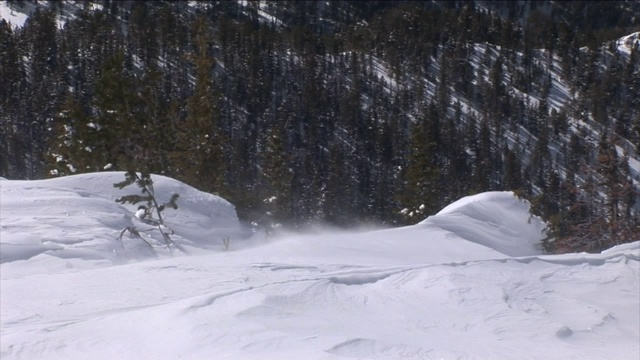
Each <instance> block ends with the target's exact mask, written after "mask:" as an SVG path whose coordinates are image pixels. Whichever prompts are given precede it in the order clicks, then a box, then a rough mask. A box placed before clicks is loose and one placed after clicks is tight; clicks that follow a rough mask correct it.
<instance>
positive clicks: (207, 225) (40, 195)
mask: <svg viewBox="0 0 640 360" xmlns="http://www.w3.org/2000/svg"><path fill="white" fill-rule="evenodd" d="M122 180H124V173H122V172H104V173H92V174H82V175H74V176H68V177H63V178H55V179H48V180H35V181H15V180H3V181H2V184H0V198H1V199H2V213H1V219H2V227H1V231H2V239H1V241H0V249H1V252H0V254H1V256H0V262H1V263H5V262H9V261H16V260H27V259H31V258H34V257H35V258H37V259H35V260H42V259H44V258H51V257H54V258H59V259H67V260H69V261H74V260H78V259H81V260H94V262H101V261H107V262H113V261H121V260H127V259H132V258H140V257H147V256H149V251H148V247H147V246H146V245H144V244H143V243H142V242H141V241H140V240H139V239H131V238H127V237H126V236H125V237H124V238H123V240H124V241H123V242H122V243H119V242H118V241H116V238H117V237H118V235H119V234H120V232H121V231H122V230H123V229H124V228H126V227H128V226H136V227H137V228H140V229H152V227H150V226H148V225H145V224H143V223H141V222H139V221H138V220H137V218H135V217H134V212H135V209H136V207H135V206H132V205H121V204H119V203H116V201H115V199H117V198H119V197H121V196H123V195H128V194H140V189H139V188H138V187H137V186H136V185H135V184H134V185H131V186H128V187H125V188H124V189H118V188H115V187H114V186H113V184H114V183H117V182H121V181H122ZM152 180H153V181H154V188H155V192H156V196H157V197H158V200H159V201H161V202H164V201H167V200H169V198H170V197H171V195H172V194H173V193H178V194H179V195H180V197H179V199H178V207H179V208H178V209H177V210H173V209H168V210H166V211H164V217H165V218H166V219H165V222H166V224H167V225H168V226H169V227H170V228H172V229H173V230H174V231H175V235H173V236H172V238H173V239H174V240H175V241H176V242H178V243H180V244H181V245H183V246H185V247H187V248H208V247H212V246H219V244H220V241H221V239H222V237H224V236H231V235H233V234H235V233H237V232H238V231H239V229H240V227H239V222H238V218H237V216H236V212H235V208H234V207H233V205H231V203H229V202H228V201H226V200H224V199H222V198H220V197H218V196H215V195H211V194H208V193H204V192H201V191H198V190H196V189H194V188H192V187H190V186H188V185H186V184H184V183H181V182H179V181H176V180H173V179H170V178H167V177H164V176H161V175H153V176H152ZM149 233H150V234H153V230H151V231H149Z"/></svg>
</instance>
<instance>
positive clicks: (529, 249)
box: [0, 173, 640, 359]
mask: <svg viewBox="0 0 640 360" xmlns="http://www.w3.org/2000/svg"><path fill="white" fill-rule="evenodd" d="M122 177H123V176H122V173H100V174H86V175H79V176H72V177H65V178H59V179H55V180H41V181H11V180H2V181H0V188H1V194H0V195H1V196H0V199H1V210H2V211H1V218H0V222H1V227H0V231H1V233H0V240H1V242H0V244H1V246H2V248H1V250H2V260H1V261H2V264H1V265H0V276H1V280H2V281H1V291H0V315H1V316H0V319H1V320H0V321H1V323H0V328H1V330H0V351H1V357H2V359H87V358H91V359H178V358H179V359H400V358H402V359H460V358H465V359H466V358H468V359H471V358H473V359H505V358H514V359H635V358H636V357H637V355H638V353H639V351H640V344H639V342H638V339H639V336H640V288H639V284H640V266H639V262H640V243H639V242H636V243H632V244H627V245H623V246H619V247H616V248H613V249H610V250H608V251H606V252H605V253H602V254H595V255H594V254H567V255H560V256H548V255H540V254H539V250H538V249H537V244H536V239H538V238H539V237H540V230H541V228H542V226H543V224H541V223H540V222H539V221H538V220H537V219H535V218H531V217H530V216H529V214H528V211H527V209H528V204H527V203H526V202H524V201H522V200H519V199H517V198H515V197H513V195H512V194H511V193H503V192H493V193H484V194H479V195H476V196H473V197H467V198H464V199H461V200H460V201H458V202H456V203H454V204H452V205H450V206H448V207H447V208H445V209H443V210H442V211H441V212H440V213H438V214H437V215H435V216H432V217H430V218H428V219H426V220H425V221H423V222H422V223H420V224H418V225H415V226H409V227H404V228H396V229H386V230H375V231H364V232H344V231H329V230H324V231H323V230H317V231H315V232H313V233H307V234H294V233H288V234H286V233H282V234H280V235H276V236H272V237H270V238H268V239H265V238H264V237H258V236H254V237H253V238H251V237H246V235H244V234H243V233H242V231H241V229H240V226H239V225H238V221H237V218H236V215H235V211H234V209H233V206H232V205H231V204H229V203H228V202H226V201H225V200H223V199H221V198H219V197H216V196H213V195H208V194H205V193H202V192H199V191H197V190H195V189H193V188H190V187H188V186H187V185H185V184H183V183H180V182H177V181H175V180H172V179H169V178H164V177H161V176H157V175H154V176H153V179H154V180H155V183H156V191H157V193H158V194H167V196H170V195H169V194H171V193H173V192H177V193H180V198H179V200H178V205H179V206H180V208H179V209H178V210H167V211H166V214H167V219H166V221H167V223H168V224H169V225H170V226H171V227H172V228H173V229H174V230H175V232H176V234H175V235H174V236H175V240H176V241H177V242H180V244H182V245H184V246H186V247H188V249H190V250H191V251H192V252H193V253H196V252H197V254H196V255H192V256H185V255H178V256H175V257H170V256H168V254H165V253H162V252H160V253H159V254H158V257H157V258H152V257H149V256H148V255H149V254H148V253H144V252H141V251H137V252H136V251H134V250H133V249H136V248H137V247H136V246H138V245H140V244H138V245H136V242H135V240H134V239H129V240H126V242H125V244H124V249H125V250H126V249H129V250H128V251H123V249H122V248H120V247H119V246H120V244H118V243H117V242H115V241H114V239H115V237H116V236H117V235H118V234H119V231H120V230H121V229H122V228H123V227H124V226H130V225H132V224H137V225H140V224H138V223H136V221H137V220H133V219H134V217H133V211H134V210H135V209H134V208H133V207H123V206H121V205H119V204H117V203H116V202H115V201H113V200H114V198H116V197H118V196H121V195H122V194H123V193H131V192H132V191H134V188H133V187H131V188H125V189H124V190H118V189H115V188H113V186H112V184H113V183H114V182H117V181H120V180H121V179H122ZM221 236H230V237H231V245H230V249H229V251H225V250H224V247H223V246H222V244H221V241H220V237H221ZM138 250H139V249H138ZM139 260H141V261H139Z"/></svg>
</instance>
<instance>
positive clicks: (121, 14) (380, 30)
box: [0, 1, 640, 252]
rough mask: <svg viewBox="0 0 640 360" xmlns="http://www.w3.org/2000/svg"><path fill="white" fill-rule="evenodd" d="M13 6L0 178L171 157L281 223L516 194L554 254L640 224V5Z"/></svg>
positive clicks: (155, 167) (349, 218)
mask: <svg viewBox="0 0 640 360" xmlns="http://www.w3.org/2000/svg"><path fill="white" fill-rule="evenodd" d="M8 4H9V6H10V7H12V8H13V9H14V10H15V11H20V10H21V9H25V8H33V9H34V10H33V11H32V13H31V15H30V16H29V18H28V19H27V21H26V22H25V24H24V26H22V27H14V26H11V25H10V24H9V23H8V22H6V21H4V20H0V79H1V82H2V85H1V86H0V106H1V110H0V155H1V156H0V175H1V176H3V177H6V178H10V179H38V178H45V177H51V176H63V175H70V174H74V173H82V172H94V171H114V170H136V171H144V172H151V173H154V174H162V175H166V176H170V177H174V178H176V179H179V180H181V181H183V182H185V183H187V184H190V185H192V186H195V187H197V188H198V189H200V190H203V191H207V192H212V193H216V194H219V195H221V196H222V197H224V198H226V199H228V200H229V201H231V202H232V203H233V204H235V206H236V207H237V210H238V213H239V215H240V216H241V218H242V219H243V220H245V221H251V222H255V223H258V224H260V226H265V227H268V226H273V225H274V224H283V225H287V226H304V225H307V224H312V223H317V222H322V223H328V224H333V225H338V226H353V225H357V224H363V223H370V224H371V223H373V224H385V225H401V224H409V223H416V222H418V221H420V220H422V219H424V218H425V217H427V216H428V215H431V214H434V213H436V212H437V211H439V210H440V209H441V208H442V207H444V206H445V205H447V204H449V203H451V202H452V201H455V200H457V199H459V198H460V197H463V196H466V195H470V194H474V193H479V192H483V191H492V190H499V191H502V190H513V191H515V192H516V193H517V194H518V196H522V197H524V198H527V199H529V200H530V201H531V202H532V204H533V212H534V214H536V215H540V216H542V217H543V218H544V219H545V220H546V221H548V222H549V224H550V233H549V234H550V236H551V238H553V239H555V241H548V242H546V243H545V244H546V246H547V250H549V251H554V252H560V251H567V250H585V251H599V250H601V249H604V248H607V247H610V246H612V245H615V244H617V243H620V242H626V241H632V240H638V239H640V225H639V224H640V204H639V201H638V200H639V195H638V182H639V181H640V178H639V177H640V174H639V172H640V165H638V164H639V163H638V159H640V155H639V152H640V53H639V51H640V48H639V46H640V45H639V44H640V40H639V39H638V34H637V32H638V31H640V5H639V4H638V3H636V2H624V1H620V2H615V1H613V2H570V3H567V2H549V1H545V2H536V1H533V2H493V3H492V2H488V3H487V4H485V3H484V2H474V1H457V2H444V1H440V2H439V1H435V2H410V1H390V2H385V1H369V2H359V1H354V2H349V1H328V2H325V1H273V2H265V1H220V2H181V1H177V2H173V1H151V2H143V1H94V2H89V1H87V2H78V3H70V2H49V3H47V4H37V2H35V3H34V2H30V1H11V2H9V3H8ZM481 5H482V6H481ZM634 33H636V35H635V37H633V36H632V37H628V35H631V34H634ZM620 39H626V40H627V41H626V42H624V41H619V40H620ZM634 41H635V42H634ZM621 49H628V51H622V50H621ZM634 164H635V167H634Z"/></svg>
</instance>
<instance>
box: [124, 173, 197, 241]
mask: <svg viewBox="0 0 640 360" xmlns="http://www.w3.org/2000/svg"><path fill="white" fill-rule="evenodd" d="M124 176H125V179H124V180H123V181H121V182H119V183H115V184H113V187H116V188H119V189H124V188H125V187H127V186H129V185H132V184H134V183H135V184H136V185H137V186H138V188H140V192H141V194H130V195H124V196H121V197H119V198H118V199H116V202H118V203H121V204H132V205H136V204H138V203H141V202H144V203H146V206H145V211H146V214H145V216H144V217H143V218H144V220H146V222H147V223H149V224H151V225H155V226H157V229H158V231H159V232H160V234H161V235H162V238H163V240H164V243H165V245H166V246H167V249H169V250H170V251H173V249H172V246H173V247H176V248H177V249H178V250H180V251H182V252H186V251H185V250H184V249H183V248H182V247H181V246H179V245H178V244H176V243H175V242H174V241H173V240H172V239H171V237H170V234H169V232H167V230H166V228H165V226H164V225H165V224H164V219H163V218H162V212H163V211H164V210H165V209H166V208H167V207H169V208H171V209H174V210H177V209H178V204H177V200H178V197H179V195H178V194H175V193H174V194H172V195H171V198H170V199H169V201H167V202H166V203H163V204H159V203H158V200H157V199H156V196H155V190H154V188H153V180H152V179H151V174H149V173H138V172H136V171H127V172H126V173H125V174H124ZM154 215H155V216H157V219H153V216H154ZM126 230H128V231H129V232H130V233H131V234H132V235H133V236H135V237H138V238H140V239H142V240H144V239H143V238H142V237H141V236H140V234H139V233H140V230H138V229H136V228H135V227H129V228H126V229H125V230H123V231H122V233H121V234H120V239H122V235H123V234H124V232H125V231H126ZM145 242H147V241H146V240H145ZM147 244H149V243H148V242H147Z"/></svg>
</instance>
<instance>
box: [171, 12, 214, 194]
mask: <svg viewBox="0 0 640 360" xmlns="http://www.w3.org/2000/svg"><path fill="white" fill-rule="evenodd" d="M192 38H193V39H194V41H195V43H194V46H195V53H193V54H192V55H191V59H192V61H193V64H194V67H195V87H194V89H193V93H192V94H191V96H189V98H188V99H187V104H186V119H185V120H184V123H182V124H181V125H180V126H179V131H178V133H177V134H176V138H177V143H176V151H175V153H174V155H173V157H172V162H173V163H174V164H176V165H175V167H176V168H177V169H179V171H181V173H180V174H179V175H178V176H179V178H180V179H182V180H183V181H185V182H187V183H189V184H191V185H193V186H195V187H197V188H199V189H201V190H204V191H221V189H222V185H223V184H224V175H225V169H224V162H223V153H222V149H223V148H222V141H223V139H222V136H221V133H220V130H219V127H218V118H219V102H220V100H219V99H220V98H219V94H218V92H217V91H216V88H215V84H214V82H213V71H214V67H215V63H216V62H215V59H214V58H213V57H212V56H211V54H210V46H211V40H210V35H209V33H208V25H207V22H206V20H205V19H204V18H202V17H200V18H198V19H197V20H196V21H195V23H194V25H193V29H192Z"/></svg>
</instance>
